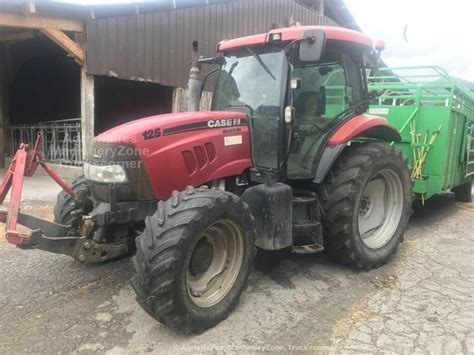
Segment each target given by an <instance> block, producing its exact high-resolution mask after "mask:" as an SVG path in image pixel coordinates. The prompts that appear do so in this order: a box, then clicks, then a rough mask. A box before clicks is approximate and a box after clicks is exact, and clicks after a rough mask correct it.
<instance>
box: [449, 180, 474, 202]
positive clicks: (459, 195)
mask: <svg viewBox="0 0 474 355" xmlns="http://www.w3.org/2000/svg"><path fill="white" fill-rule="evenodd" d="M453 192H454V198H455V199H456V201H459V202H472V180H470V181H468V182H466V183H464V184H462V185H461V186H458V187H456V188H454V189H453Z"/></svg>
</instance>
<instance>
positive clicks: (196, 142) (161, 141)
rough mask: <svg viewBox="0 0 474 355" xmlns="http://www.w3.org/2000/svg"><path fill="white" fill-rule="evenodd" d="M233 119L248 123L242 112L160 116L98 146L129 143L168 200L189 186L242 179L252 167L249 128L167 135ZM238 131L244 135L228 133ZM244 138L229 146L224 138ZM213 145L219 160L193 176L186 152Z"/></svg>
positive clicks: (103, 138)
mask: <svg viewBox="0 0 474 355" xmlns="http://www.w3.org/2000/svg"><path fill="white" fill-rule="evenodd" d="M229 118H240V119H247V116H246V115H245V114H244V113H240V112H218V111H214V112H183V113H173V114H166V115H158V116H152V117H147V118H143V119H140V120H136V121H131V122H129V123H126V124H124V125H121V126H118V127H115V128H113V129H111V130H109V131H107V132H105V133H103V134H101V135H99V136H97V137H96V141H98V142H108V143H129V144H132V145H133V146H135V147H136V148H137V149H138V151H139V153H140V156H141V158H142V160H143V162H144V166H145V170H146V172H147V175H148V178H149V180H150V183H151V185H152V189H153V192H154V194H155V197H156V198H157V199H165V198H168V197H169V196H170V194H171V192H172V191H173V190H184V189H185V188H186V186H188V185H192V186H200V185H203V184H204V183H207V182H210V181H212V180H216V179H220V178H225V177H229V176H238V175H240V174H242V172H244V171H245V170H246V169H248V168H249V167H250V166H251V160H250V142H249V130H248V126H247V125H246V124H245V125H241V126H238V127H221V128H208V127H203V128H204V129H200V130H192V131H187V132H181V133H174V134H171V135H165V134H164V132H165V130H166V129H169V128H172V127H176V126H180V125H185V124H193V123H199V122H206V121H208V120H220V119H229ZM157 128H160V129H161V132H162V135H161V136H160V137H158V138H152V139H149V140H145V139H144V137H143V132H144V131H146V130H150V129H153V130H154V129H157ZM235 128H238V129H240V130H241V131H240V132H232V133H224V131H225V130H229V129H235ZM238 135H241V136H242V144H238V145H227V146H226V145H225V144H224V137H226V136H238ZM205 143H213V144H214V147H215V151H216V154H217V156H216V159H215V160H214V161H212V162H210V163H207V164H206V165H205V166H204V167H203V168H202V169H199V168H198V169H197V171H196V173H194V174H192V175H191V176H190V175H189V172H188V169H187V168H186V164H185V161H184V158H183V151H185V150H190V151H193V152H194V147H196V146H202V147H204V144H205Z"/></svg>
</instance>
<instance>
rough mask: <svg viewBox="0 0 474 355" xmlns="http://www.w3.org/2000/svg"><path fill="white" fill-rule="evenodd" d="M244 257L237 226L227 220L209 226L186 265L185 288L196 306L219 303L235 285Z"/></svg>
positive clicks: (208, 305)
mask: <svg viewBox="0 0 474 355" xmlns="http://www.w3.org/2000/svg"><path fill="white" fill-rule="evenodd" d="M242 260H243V237H242V234H241V231H240V228H239V227H237V225H236V224H235V223H233V222H231V221H229V220H220V221H217V222H215V223H213V224H212V225H211V226H209V227H208V228H207V229H206V230H205V231H204V233H203V234H202V236H201V238H200V239H199V241H198V242H197V244H196V246H195V247H194V250H193V252H192V254H191V258H190V261H189V264H188V273H187V288H188V294H189V296H190V298H191V300H192V301H193V302H194V304H196V305H197V306H199V307H211V306H213V305H215V304H217V303H219V302H220V301H221V300H222V299H223V298H224V297H225V296H226V295H227V293H228V292H229V291H230V290H231V289H232V287H233V286H234V283H235V280H236V279H237V276H238V275H239V272H240V268H241V266H242Z"/></svg>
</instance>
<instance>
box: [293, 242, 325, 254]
mask: <svg viewBox="0 0 474 355" xmlns="http://www.w3.org/2000/svg"><path fill="white" fill-rule="evenodd" d="M323 250H324V247H323V246H322V245H321V244H310V245H295V246H293V248H292V249H291V252H292V253H295V254H315V253H320V252H322V251H323Z"/></svg>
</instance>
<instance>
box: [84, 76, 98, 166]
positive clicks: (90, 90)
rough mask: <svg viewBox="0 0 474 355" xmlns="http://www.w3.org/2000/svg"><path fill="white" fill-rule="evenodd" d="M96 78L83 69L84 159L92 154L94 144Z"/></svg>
mask: <svg viewBox="0 0 474 355" xmlns="http://www.w3.org/2000/svg"><path fill="white" fill-rule="evenodd" d="M94 114H95V96H94V76H93V75H90V74H87V72H86V68H85V67H82V68H81V130H82V142H81V143H82V159H85V158H86V157H87V156H88V155H90V153H91V150H90V149H91V147H92V143H93V142H94V124H95V117H94Z"/></svg>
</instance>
